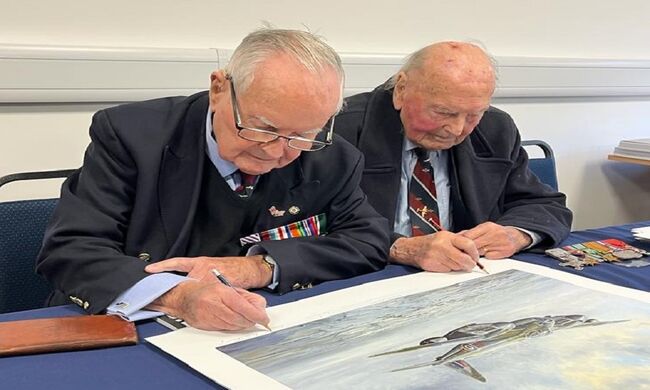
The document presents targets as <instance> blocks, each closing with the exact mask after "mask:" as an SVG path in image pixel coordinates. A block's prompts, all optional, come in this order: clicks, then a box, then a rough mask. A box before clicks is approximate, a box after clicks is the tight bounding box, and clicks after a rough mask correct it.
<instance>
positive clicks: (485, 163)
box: [450, 127, 512, 231]
mask: <svg viewBox="0 0 650 390" xmlns="http://www.w3.org/2000/svg"><path fill="white" fill-rule="evenodd" d="M493 155H494V153H493V151H492V148H491V147H490V146H489V144H488V143H487V142H486V140H485V138H484V137H483V135H482V133H481V130H480V127H479V128H476V129H475V130H474V132H473V133H472V134H471V135H470V136H469V137H468V138H467V139H466V140H465V141H463V142H462V143H461V144H459V145H458V146H455V147H454V148H452V149H451V169H450V181H451V186H452V189H451V203H452V215H453V220H454V230H456V231H458V230H462V229H467V228H471V227H474V226H476V225H477V224H479V223H482V222H484V221H487V220H489V218H490V215H491V214H492V213H493V211H494V210H495V209H496V208H498V206H499V204H498V202H499V201H500V198H501V194H502V193H503V188H504V186H505V185H506V180H507V175H508V172H509V171H510V169H511V167H512V162H511V161H510V160H507V159H502V158H494V157H493ZM477 167H480V169H477Z"/></svg>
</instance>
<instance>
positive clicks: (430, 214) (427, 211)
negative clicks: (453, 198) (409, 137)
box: [409, 148, 444, 237]
mask: <svg viewBox="0 0 650 390" xmlns="http://www.w3.org/2000/svg"><path fill="white" fill-rule="evenodd" d="M415 154H416V155H417V157H418V161H417V163H416V164H415V169H414V170H413V176H412V177H411V183H410V185H409V217H410V219H411V229H412V230H411V234H412V236H413V237H416V236H423V235H425V234H431V233H435V232H437V231H440V230H444V229H443V228H442V227H441V226H440V217H439V216H438V200H437V199H436V185H435V182H434V180H433V168H432V167H431V163H430V162H429V153H428V152H427V151H426V150H424V149H422V148H417V149H415Z"/></svg>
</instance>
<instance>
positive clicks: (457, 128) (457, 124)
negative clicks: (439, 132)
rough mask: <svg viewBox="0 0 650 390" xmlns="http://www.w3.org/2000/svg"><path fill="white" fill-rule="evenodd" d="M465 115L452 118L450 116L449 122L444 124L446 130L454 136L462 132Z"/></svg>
mask: <svg viewBox="0 0 650 390" xmlns="http://www.w3.org/2000/svg"><path fill="white" fill-rule="evenodd" d="M466 122H467V121H466V118H465V115H458V116H456V117H454V118H450V119H449V122H448V123H447V125H446V126H445V127H446V128H447V131H448V132H449V133H451V134H453V135H455V136H459V135H461V134H462V133H463V130H464V129H465V124H466Z"/></svg>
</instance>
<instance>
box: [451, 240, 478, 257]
mask: <svg viewBox="0 0 650 390" xmlns="http://www.w3.org/2000/svg"><path fill="white" fill-rule="evenodd" d="M451 243H452V245H454V247H456V248H457V249H458V250H461V251H462V252H464V253H466V254H467V255H468V256H469V257H470V258H471V259H472V260H473V261H474V263H476V262H477V261H478V258H479V254H478V249H477V248H476V244H475V243H474V241H473V240H471V239H469V238H466V237H460V236H456V237H454V238H453V239H452V240H451Z"/></svg>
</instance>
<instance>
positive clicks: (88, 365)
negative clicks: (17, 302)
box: [0, 221, 650, 390]
mask: <svg viewBox="0 0 650 390" xmlns="http://www.w3.org/2000/svg"><path fill="white" fill-rule="evenodd" d="M648 225H650V221H649V222H645V223H637V224H630V225H624V226H612V227H606V228H602V229H594V230H585V231H578V232H573V233H571V235H570V237H569V238H568V239H567V240H566V241H565V242H564V243H563V245H568V244H574V243H578V242H583V241H593V240H598V239H603V238H618V239H621V240H623V241H626V242H628V243H629V244H632V245H635V246H638V247H642V248H644V249H647V250H650V245H648V244H647V243H640V242H637V241H634V239H633V237H632V235H631V234H630V232H629V230H630V229H631V228H633V227H639V226H648ZM515 258H517V259H519V260H522V261H526V262H529V263H534V264H540V265H544V266H547V267H551V268H556V269H561V270H563V271H567V272H571V273H574V274H577V275H582V276H586V277H589V278H593V279H598V280H603V281H606V282H610V283H614V284H618V285H622V286H627V287H633V288H637V289H642V290H645V291H650V267H644V268H625V267H620V266H616V265H612V264H600V265H598V266H596V267H590V268H585V269H584V270H582V271H575V270H573V269H571V268H565V267H560V266H559V265H558V262H557V261H556V260H554V259H552V258H550V257H547V256H544V255H540V254H533V253H525V254H520V255H517V256H515ZM413 272H416V270H415V269H413V268H410V267H404V266H397V265H390V266H388V267H387V268H386V269H385V270H382V271H379V272H375V273H372V274H368V275H362V276H359V277H356V278H352V279H347V280H339V281H334V282H328V283H323V284H321V285H318V286H315V287H313V288H311V289H307V290H301V291H294V292H291V293H288V294H285V295H282V296H278V295H273V294H268V293H263V295H265V296H266V298H267V300H268V302H269V305H271V306H272V305H277V304H281V303H287V302H292V301H296V300H298V299H303V298H306V297H309V296H313V295H318V294H322V293H325V292H328V291H333V290H338V289H341V288H345V287H350V286H354V285H359V284H362V283H367V282H371V281H376V280H380V279H386V278H391V277H395V276H401V275H406V274H409V273H413ZM80 314H82V311H81V309H79V308H78V307H76V306H73V305H67V306H59V307H52V308H46V309H38V310H29V311H23V312H16V313H7V314H0V322H1V321H12V320H20V319H30V318H45V317H59V316H73V315H80ZM167 331H168V330H167V328H164V327H163V326H161V325H159V324H158V323H156V322H153V321H145V322H143V323H140V324H138V334H139V337H140V340H141V343H140V344H138V345H134V346H128V347H116V348H106V349H99V350H90V351H77V352H60V353H52V354H41V355H32V356H16V357H6V358H0V387H1V388H3V389H5V388H6V389H12V390H13V389H48V390H55V389H120V388H121V389H158V390H160V389H182V390H189V389H213V388H215V387H217V385H215V384H214V383H213V382H212V381H211V380H209V379H207V378H205V377H204V376H202V375H201V374H199V373H197V372H195V371H194V370H192V369H191V368H189V367H187V366H186V365H185V364H184V363H182V362H179V361H178V360H176V359H175V358H173V357H171V356H169V355H167V354H165V353H163V352H162V351H160V350H158V349H157V348H155V347H153V346H152V345H150V344H148V343H147V342H145V341H144V338H146V337H149V336H153V335H158V334H161V333H164V332H167ZM0 337H11V335H4V334H3V335H0Z"/></svg>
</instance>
